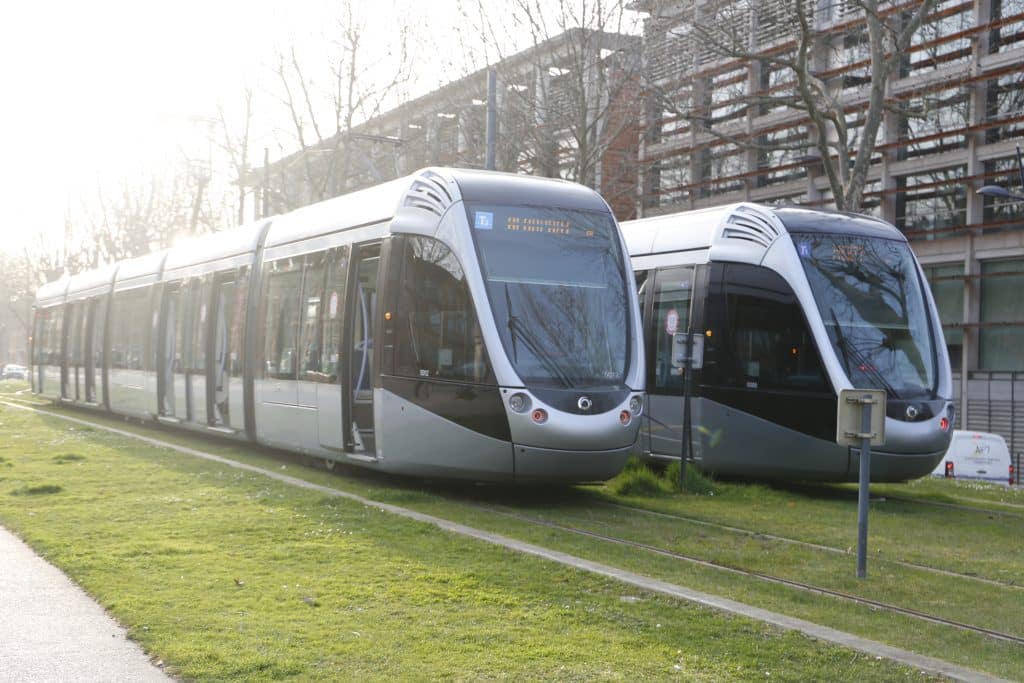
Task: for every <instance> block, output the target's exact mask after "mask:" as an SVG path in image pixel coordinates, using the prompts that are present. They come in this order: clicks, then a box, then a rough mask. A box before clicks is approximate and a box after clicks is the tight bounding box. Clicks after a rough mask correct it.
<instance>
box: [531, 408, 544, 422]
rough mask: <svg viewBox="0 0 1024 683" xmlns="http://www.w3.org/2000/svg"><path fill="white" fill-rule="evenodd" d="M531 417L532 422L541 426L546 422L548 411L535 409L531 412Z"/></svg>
mask: <svg viewBox="0 0 1024 683" xmlns="http://www.w3.org/2000/svg"><path fill="white" fill-rule="evenodd" d="M531 417H533V421H534V422H536V423H537V424H539V425H542V424H544V423H545V422H547V421H548V411H546V410H544V409H543V408H537V410H535V411H533V415H532V416H531Z"/></svg>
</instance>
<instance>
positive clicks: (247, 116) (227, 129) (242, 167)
mask: <svg viewBox="0 0 1024 683" xmlns="http://www.w3.org/2000/svg"><path fill="white" fill-rule="evenodd" d="M252 98H253V89H252V87H251V86H249V85H246V86H245V87H244V88H243V91H242V99H243V100H244V102H245V111H244V114H243V123H242V126H241V131H239V132H237V133H233V132H232V126H231V124H229V123H228V116H227V114H226V113H225V111H224V107H223V105H217V121H218V124H219V128H220V133H221V138H220V140H219V141H218V143H217V144H218V146H219V147H220V148H221V150H222V151H223V152H224V153H225V154H227V156H228V162H229V163H230V165H231V172H232V175H233V176H234V177H235V179H236V183H237V185H238V224H239V225H241V224H242V223H244V222H245V196H246V193H247V190H246V187H247V184H246V179H247V178H248V176H249V172H250V161H249V151H250V150H249V144H250V133H251V130H252V122H253V101H252Z"/></svg>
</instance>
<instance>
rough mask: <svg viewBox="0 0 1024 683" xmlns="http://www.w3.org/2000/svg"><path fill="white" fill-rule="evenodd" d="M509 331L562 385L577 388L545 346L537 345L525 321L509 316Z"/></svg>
mask: <svg viewBox="0 0 1024 683" xmlns="http://www.w3.org/2000/svg"><path fill="white" fill-rule="evenodd" d="M508 329H509V331H510V332H511V333H512V338H513V339H515V338H516V336H518V337H519V339H520V341H522V342H523V344H525V345H526V348H527V349H529V351H530V353H532V354H533V355H534V356H536V357H537V359H538V360H539V361H540V362H541V364H542V365H543V366H544V367H545V368H547V370H548V372H550V373H551V374H552V375H554V376H555V377H556V378H558V379H559V380H561V382H562V384H564V385H565V386H567V387H572V386H575V385H574V384H573V381H572V380H571V379H569V374H568V373H567V372H566V371H565V370H563V369H562V367H561V366H560V365H559V364H558V362H557V361H556V360H555V359H554V358H553V357H552V356H551V354H550V353H548V351H547V350H546V349H545V348H544V347H543V346H541V345H540V344H538V343H537V340H536V339H534V337H533V335H532V334H531V333H530V328H528V327H525V326H524V325H523V321H521V320H520V319H519V318H516V317H515V316H509V319H508Z"/></svg>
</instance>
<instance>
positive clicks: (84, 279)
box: [67, 263, 118, 299]
mask: <svg viewBox="0 0 1024 683" xmlns="http://www.w3.org/2000/svg"><path fill="white" fill-rule="evenodd" d="M117 267H118V264H117V263H113V264H110V265H108V266H100V267H99V268H94V269H93V270H87V271H85V272H82V273H78V274H77V275H72V276H71V282H69V283H68V297H67V298H68V299H79V298H84V297H87V296H96V295H98V294H106V293H107V292H109V291H110V287H111V285H113V284H114V275H116V274H117Z"/></svg>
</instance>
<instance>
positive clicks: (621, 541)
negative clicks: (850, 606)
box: [468, 503, 1024, 645]
mask: <svg viewBox="0 0 1024 683" xmlns="http://www.w3.org/2000/svg"><path fill="white" fill-rule="evenodd" d="M468 504H470V505H472V506H474V507H476V508H477V509H480V510H482V511H487V512H491V513H493V514H497V515H501V516H504V517H507V518H510V519H515V520H518V521H521V522H525V523H528V524H533V525H536V526H541V527H545V528H548V529H553V530H557V531H562V532H565V533H570V534H574V535H578V536H584V537H587V538H593V539H596V540H600V541H604V542H606V543H614V544H616V545H621V546H626V547H629V548H635V549H637V550H642V551H644V552H648V553H652V554H655V555H660V556H662V557H668V558H671V559H674V560H679V561H682V562H687V563H690V564H694V565H697V566H700V567H706V568H709V569H714V570H718V571H724V572H728V573H731V574H735V575H738V576H745V577H748V578H754V579H757V580H759V581H764V582H767V583H773V584H776V585H782V586H787V587H789V588H793V589H796V590H800V591H804V592H806V593H811V594H815V595H824V596H828V597H832V598H836V599H839V600H843V601H846V602H850V603H854V604H858V605H863V606H865V607H870V608H872V609H875V610H884V611H886V612H890V613H893V614H900V615H903V616H908V617H912V618H915V619H919V620H921V621H926V622H929V623H933V624H939V625H942V626H949V627H952V628H956V629H958V630H961V631H967V632H971V633H977V634H980V635H984V636H986V637H989V638H993V639H996V640H1001V641H1005V642H1009V643H1013V644H1015V645H1024V637H1021V636H1017V635H1014V634H1012V633H1003V632H1002V631H996V630H994V629H989V628H985V627H983V626H976V625H974V624H967V623H963V622H959V621H955V620H953V619H946V618H945V617H940V616H936V615H934V614H928V613H926V612H921V611H919V610H914V609H910V608H908V607H900V606H899V605H893V604H890V603H886V602H881V601H879V600H872V599H870V598H863V597H860V596H857V595H852V594H850V593H845V592H843V591H837V590H833V589H831V588H823V587H821V586H814V585H812V584H809V583H803V582H801V581H794V580H792V579H786V578H783V577H779V576H773V575H771V574H765V573H763V572H756V571H751V570H749V569H743V568H740V567H733V566H729V565H726V564H722V563H719V562H714V561H712V560H706V559H704V558H700V557H696V556H693V555H686V554H685V553H679V552H676V551H673V550H667V549H665V548H659V547H658V546H654V545H650V544H648V543H641V542H639V541H633V540H630V539H626V538H621V537H618V536H610V535H608V534H602V533H598V532H596V531H591V530H589V529H581V528H579V527H574V526H570V525H566V524H559V523H556V522H551V521H549V520H545V519H541V518H539V517H534V516H531V515H524V514H522V513H519V512H515V511H512V510H509V509H506V508H499V507H495V506H492V505H482V504H478V503H468ZM822 547H827V546H822ZM1000 585H1002V584H1000Z"/></svg>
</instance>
